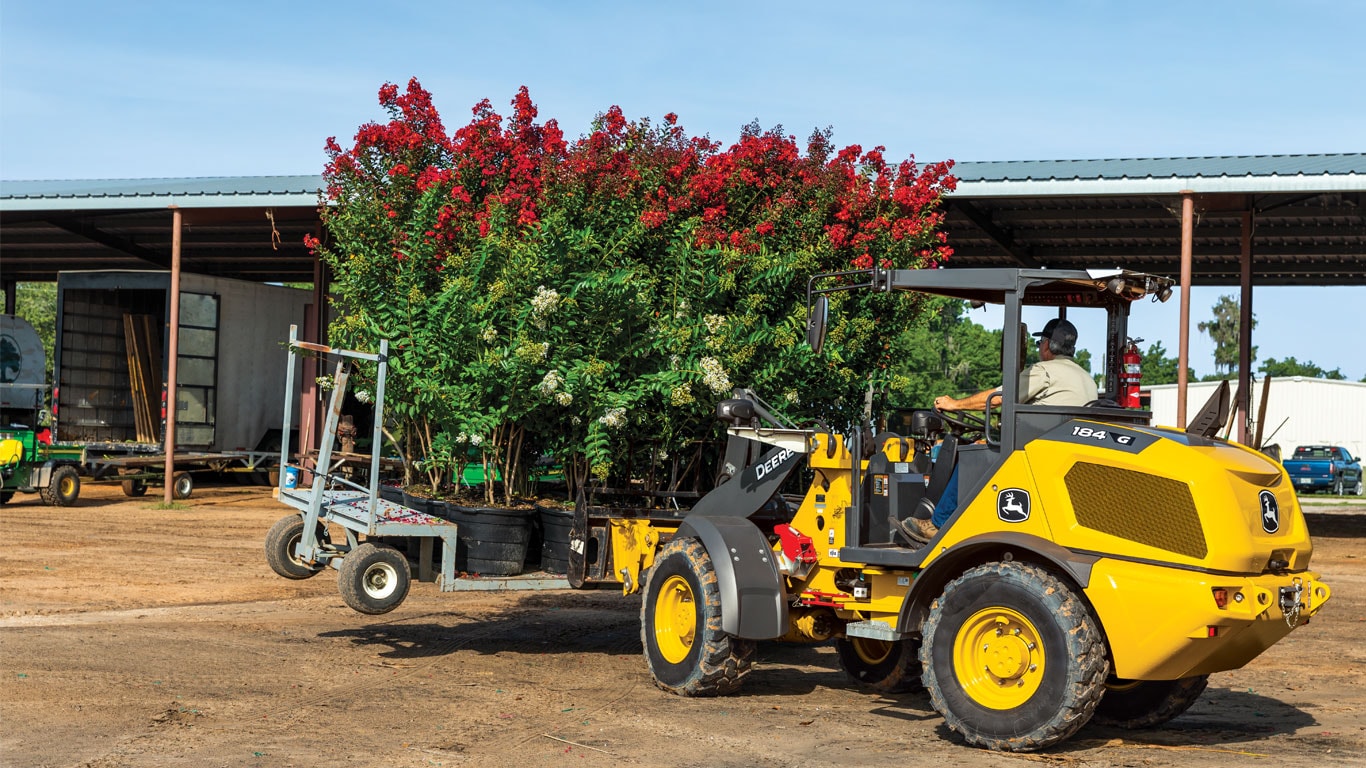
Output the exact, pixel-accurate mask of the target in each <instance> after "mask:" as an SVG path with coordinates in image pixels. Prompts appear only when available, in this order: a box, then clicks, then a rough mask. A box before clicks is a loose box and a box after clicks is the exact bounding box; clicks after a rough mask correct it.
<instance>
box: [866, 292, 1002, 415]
mask: <svg viewBox="0 0 1366 768" xmlns="http://www.w3.org/2000/svg"><path fill="white" fill-rule="evenodd" d="M920 300H921V302H922V303H923V306H922V309H921V313H920V316H919V318H918V319H917V320H916V321H915V322H914V323H913V324H912V327H911V328H909V329H908V330H906V331H904V332H903V333H901V334H900V335H898V336H897V338H896V341H895V342H894V347H893V358H894V359H895V360H897V363H896V365H895V366H894V367H893V369H892V376H891V379H890V380H889V388H890V390H891V391H892V392H894V393H898V394H897V396H895V397H894V398H893V400H894V401H895V402H898V403H900V404H901V405H903V406H904V407H912V408H914V407H920V408H923V407H927V406H928V405H929V404H930V403H932V402H933V401H934V398H935V397H937V396H939V395H952V396H955V397H957V396H961V395H968V394H973V393H976V392H980V391H982V390H984V389H987V388H988V387H994V386H997V385H999V384H1000V383H1001V332H1000V331H989V330H987V329H985V328H983V327H982V326H981V325H978V324H977V323H975V322H972V321H971V320H970V319H968V317H967V316H966V307H967V305H966V303H965V302H962V301H958V300H955V299H947V298H942V297H929V296H925V297H921V298H920Z"/></svg>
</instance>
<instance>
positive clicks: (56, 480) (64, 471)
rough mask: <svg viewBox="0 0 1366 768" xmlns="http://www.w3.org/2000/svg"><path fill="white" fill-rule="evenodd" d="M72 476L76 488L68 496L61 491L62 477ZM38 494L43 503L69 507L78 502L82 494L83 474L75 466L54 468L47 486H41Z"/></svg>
mask: <svg viewBox="0 0 1366 768" xmlns="http://www.w3.org/2000/svg"><path fill="white" fill-rule="evenodd" d="M63 477H70V478H72V480H73V481H74V482H75V483H76V490H75V491H74V492H73V493H72V494H71V497H70V498H67V497H65V496H63V495H62V493H61V485H62V478H63ZM38 495H39V496H40V497H41V498H42V500H43V503H45V504H48V505H50V506H53V507H69V506H71V505H72V504H75V503H76V500H77V499H78V498H80V495H81V476H80V473H79V472H77V471H76V468H75V467H72V466H69V465H65V464H64V465H62V466H60V467H57V468H55V469H53V470H52V475H51V477H50V478H49V479H48V484H47V487H45V488H39V489H38Z"/></svg>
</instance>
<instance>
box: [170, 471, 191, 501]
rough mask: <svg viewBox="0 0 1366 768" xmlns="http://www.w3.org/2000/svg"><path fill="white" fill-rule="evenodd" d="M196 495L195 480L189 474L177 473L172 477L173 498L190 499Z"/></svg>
mask: <svg viewBox="0 0 1366 768" xmlns="http://www.w3.org/2000/svg"><path fill="white" fill-rule="evenodd" d="M192 493H194V478H193V477H190V473H189V472H177V473H175V474H174V475H171V498H173V499H188V498H190V494H192Z"/></svg>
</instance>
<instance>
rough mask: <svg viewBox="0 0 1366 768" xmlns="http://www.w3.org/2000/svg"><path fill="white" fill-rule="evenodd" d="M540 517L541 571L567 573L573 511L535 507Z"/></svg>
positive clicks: (538, 505)
mask: <svg viewBox="0 0 1366 768" xmlns="http://www.w3.org/2000/svg"><path fill="white" fill-rule="evenodd" d="M536 513H537V514H538V515H540V517H541V570H543V571H545V572H546V573H568V572H569V529H570V528H571V527H573V525H574V510H572V509H561V508H559V507H545V506H541V505H540V504H537V505H536Z"/></svg>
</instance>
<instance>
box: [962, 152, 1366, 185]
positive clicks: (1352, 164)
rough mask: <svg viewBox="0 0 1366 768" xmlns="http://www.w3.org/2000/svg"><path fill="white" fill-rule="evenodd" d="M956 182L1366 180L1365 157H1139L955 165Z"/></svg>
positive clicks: (1345, 155)
mask: <svg viewBox="0 0 1366 768" xmlns="http://www.w3.org/2000/svg"><path fill="white" fill-rule="evenodd" d="M953 172H954V175H955V176H957V177H958V178H959V180H960V181H1049V180H1069V179H1170V178H1230V177H1246V176H1323V175H1331V176H1342V175H1349V174H1356V175H1359V176H1366V152H1356V153H1346V154H1332V155H1231V156H1216V157H1143V158H1125V159H1114V160H1000V161H986V162H972V161H965V162H960V163H957V164H955V166H954V169H953Z"/></svg>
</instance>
